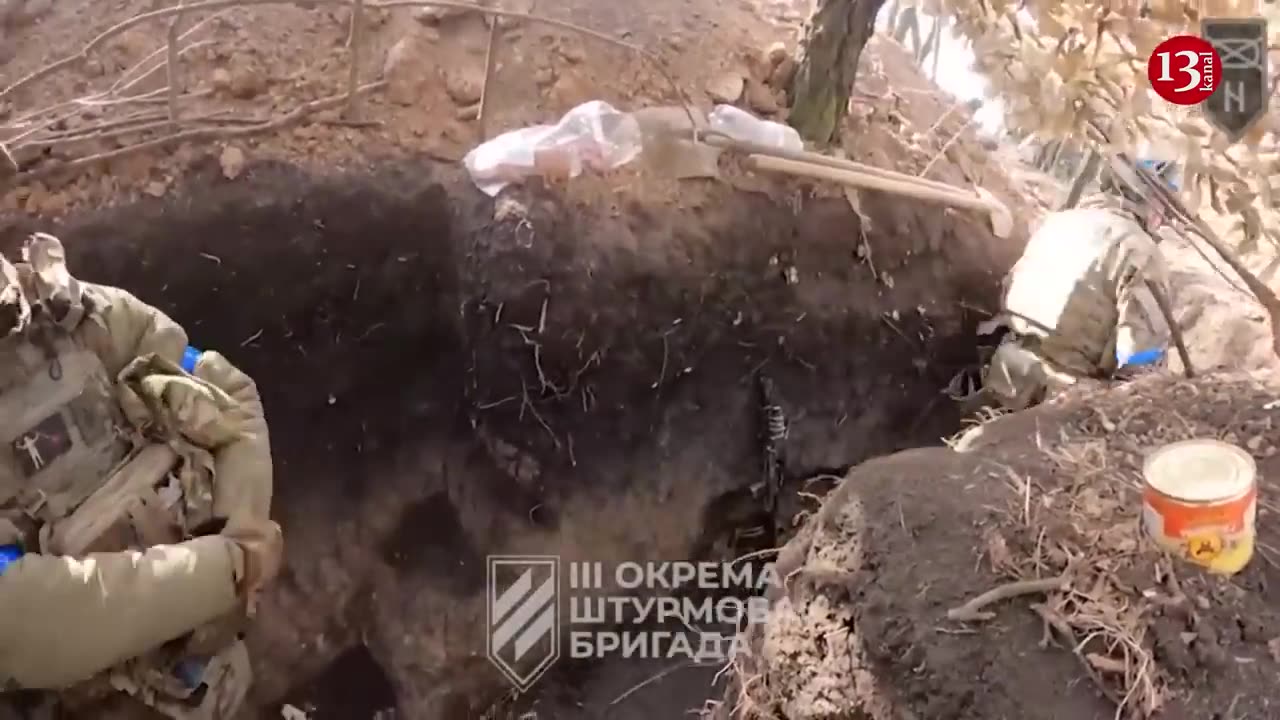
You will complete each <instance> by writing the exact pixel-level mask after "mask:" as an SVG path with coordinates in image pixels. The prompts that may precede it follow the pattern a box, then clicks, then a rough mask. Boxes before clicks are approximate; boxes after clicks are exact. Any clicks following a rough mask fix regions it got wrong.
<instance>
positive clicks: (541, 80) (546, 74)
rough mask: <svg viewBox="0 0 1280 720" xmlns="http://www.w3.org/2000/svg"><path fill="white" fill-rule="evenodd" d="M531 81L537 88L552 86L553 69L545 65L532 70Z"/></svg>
mask: <svg viewBox="0 0 1280 720" xmlns="http://www.w3.org/2000/svg"><path fill="white" fill-rule="evenodd" d="M533 81H534V82H535V83H537V84H538V87H546V86H548V85H554V84H555V82H556V71H555V68H552V67H551V66H549V65H547V66H543V67H540V68H538V69H537V70H534V71H533Z"/></svg>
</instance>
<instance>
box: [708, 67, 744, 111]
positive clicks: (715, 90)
mask: <svg viewBox="0 0 1280 720" xmlns="http://www.w3.org/2000/svg"><path fill="white" fill-rule="evenodd" d="M745 87H746V79H745V78H743V77H742V75H741V74H739V73H736V72H729V73H724V74H723V75H720V76H718V77H716V78H714V79H713V80H712V81H711V83H710V84H709V85H707V94H708V95H710V96H711V99H712V100H715V101H716V102H718V103H725V104H726V105H732V104H734V103H736V102H738V98H740V97H742V90H743V88H745Z"/></svg>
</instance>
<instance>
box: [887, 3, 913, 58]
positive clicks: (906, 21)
mask: <svg viewBox="0 0 1280 720" xmlns="http://www.w3.org/2000/svg"><path fill="white" fill-rule="evenodd" d="M894 9H895V10H896V8H894ZM908 34H910V35H911V39H912V41H913V42H914V43H915V44H914V45H912V46H911V52H913V53H914V52H915V51H916V49H917V48H919V47H920V16H919V14H918V13H917V12H916V9H915V7H905V8H902V12H901V13H898V16H897V19H896V20H895V21H894V25H893V39H894V40H897V41H898V42H899V43H901V44H902V46H903V47H906V45H907V35H908Z"/></svg>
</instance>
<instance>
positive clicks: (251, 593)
mask: <svg viewBox="0 0 1280 720" xmlns="http://www.w3.org/2000/svg"><path fill="white" fill-rule="evenodd" d="M222 536H223V537H225V538H227V539H229V540H231V541H232V542H234V543H235V544H236V546H237V547H239V548H240V551H241V553H242V557H243V559H244V562H243V566H242V569H241V572H240V574H239V577H237V578H236V595H238V596H239V597H240V598H241V599H242V600H244V602H245V609H246V612H247V614H248V615H249V616H250V617H252V616H253V613H254V610H255V607H256V605H257V601H258V593H259V592H261V591H262V588H264V587H266V585H267V584H268V583H270V582H271V581H272V580H273V579H275V577H276V575H278V574H279V573H280V566H281V564H282V563H283V562H284V533H283V532H281V530H280V526H279V525H278V524H276V523H274V522H272V521H270V520H266V521H262V522H253V523H241V524H237V525H235V526H228V527H227V528H225V529H223V531H222Z"/></svg>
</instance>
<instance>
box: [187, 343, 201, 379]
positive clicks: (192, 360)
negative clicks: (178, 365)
mask: <svg viewBox="0 0 1280 720" xmlns="http://www.w3.org/2000/svg"><path fill="white" fill-rule="evenodd" d="M201 352H203V351H201V350H197V349H195V348H193V347H191V346H190V345H188V346H187V349H186V350H183V351H182V369H183V370H184V371H186V372H189V373H193V372H195V371H196V363H197V362H199V360H200V353H201Z"/></svg>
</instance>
